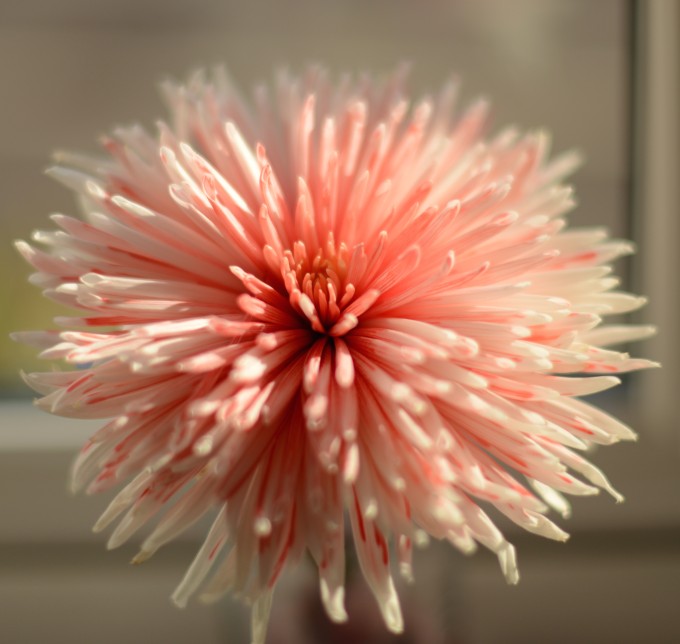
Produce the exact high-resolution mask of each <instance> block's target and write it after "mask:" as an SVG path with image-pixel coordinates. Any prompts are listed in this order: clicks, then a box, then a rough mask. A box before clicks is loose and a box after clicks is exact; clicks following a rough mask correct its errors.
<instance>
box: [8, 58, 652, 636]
mask: <svg viewBox="0 0 680 644" xmlns="http://www.w3.org/2000/svg"><path fill="white" fill-rule="evenodd" d="M402 87H403V79H402V77H401V74H400V73H397V74H395V75H394V76H393V77H392V78H390V79H389V80H388V81H387V82H386V83H385V84H383V85H377V84H374V83H373V82H372V81H370V80H362V81H360V82H352V81H350V80H349V79H344V80H343V81H342V82H340V83H339V84H338V85H337V86H333V85H332V84H331V83H330V82H329V81H328V79H327V77H326V75H325V73H324V72H323V71H320V70H316V69H312V70H309V71H308V73H307V74H305V75H304V76H303V77H300V78H291V77H289V76H287V75H285V74H284V75H281V76H280V77H279V79H278V82H277V83H276V85H275V87H274V88H273V93H270V92H271V91H272V90H270V89H269V88H268V87H260V88H258V89H257V90H256V92H255V94H254V100H252V101H248V100H244V99H242V98H241V97H240V95H239V93H238V92H237V91H236V90H235V89H234V87H233V86H232V85H231V84H230V83H229V82H228V80H227V78H226V76H225V75H224V74H222V73H220V72H217V73H216V74H215V75H214V76H212V77H210V78H208V79H207V78H205V77H203V76H201V75H197V76H196V77H194V78H193V79H192V80H191V82H190V83H189V84H188V86H182V85H175V84H172V83H168V84H166V85H165V86H164V90H165V96H166V98H167V101H168V104H169V107H170V111H171V122H170V124H169V125H166V124H163V123H161V124H160V126H159V134H158V136H153V135H150V134H148V133H147V132H146V131H145V130H144V129H142V128H140V127H131V128H127V129H119V130H116V131H115V132H114V135H113V136H112V137H111V138H107V139H105V141H104V146H105V147H106V149H107V151H108V153H109V154H108V157H107V158H104V159H88V158H83V157H81V156H76V155H63V157H62V158H61V160H60V165H59V166H58V167H56V168H54V169H53V170H52V171H51V172H52V174H53V176H54V177H56V178H57V179H59V180H60V181H62V182H63V183H65V184H66V185H67V186H68V187H69V188H71V189H73V190H74V191H75V192H76V193H77V194H78V196H79V198H80V201H81V204H82V207H83V212H84V219H76V218H72V217H68V216H64V215H54V216H53V217H52V219H53V221H54V222H55V223H56V224H57V226H58V227H59V228H60V230H59V231H57V232H39V233H36V235H35V241H36V242H38V244H39V245H40V246H42V247H44V250H40V249H39V248H36V247H33V246H30V245H29V244H26V243H24V242H19V244H18V248H19V250H20V251H21V253H22V254H23V255H24V256H25V257H26V259H27V260H28V261H29V262H30V263H31V264H32V265H33V266H34V267H35V269H36V270H37V272H36V273H35V274H34V275H33V277H32V281H33V282H34V283H35V284H37V285H39V286H41V287H42V288H44V289H45V293H46V295H48V296H49V297H51V298H54V299H55V300H57V301H59V302H61V303H63V304H66V305H68V306H71V307H74V308H76V309H81V310H83V311H84V312H85V313H84V315H83V316H80V317H70V318H61V319H58V320H57V321H58V323H59V324H60V325H62V326H65V327H67V328H69V329H70V330H66V331H61V332H56V331H55V332H51V331H50V332H44V333H27V334H22V335H21V339H23V340H26V341H29V342H33V343H35V344H37V345H39V346H41V347H43V348H44V351H43V353H42V355H43V356H44V357H45V358H50V359H60V360H63V361H65V362H66V363H68V364H70V365H75V366H76V367H78V368H77V369H73V370H66V371H50V372H47V373H36V374H30V375H29V376H27V379H28V382H29V383H30V384H31V386H32V387H34V388H35V389H36V390H37V391H39V392H40V393H41V394H43V395H44V397H42V398H40V400H38V405H39V406H40V407H42V408H44V409H46V410H48V411H50V412H52V413H55V414H60V415H65V416H69V417H77V418H110V419H111V420H110V421H109V422H108V423H107V424H106V425H105V426H104V427H103V428H102V429H101V430H99V431H98V432H97V433H96V434H95V435H94V436H93V437H92V438H91V439H90V440H89V442H88V443H87V444H86V446H85V447H84V449H83V450H82V452H81V454H80V456H79V457H78V459H77V461H76V463H75V466H74V468H73V476H72V483H73V487H74V489H81V488H84V487H86V488H87V489H88V491H90V492H99V491H102V490H105V489H108V488H110V487H112V486H115V485H117V484H119V483H123V482H125V483H126V485H125V487H123V489H122V491H121V492H120V493H119V494H118V496H116V497H115V499H114V500H113V502H112V503H111V505H110V506H109V507H108V509H107V510H106V511H105V512H104V514H103V515H102V517H101V518H100V520H99V521H98V522H97V524H96V529H97V530H101V529H104V528H105V527H107V526H108V525H109V524H111V523H113V522H114V521H116V520H118V523H117V526H116V528H115V529H114V530H113V533H112V534H111V537H110V540H109V546H110V547H116V546H119V545H121V544H122V543H123V542H125V541H126V540H127V539H128V538H129V537H130V536H131V535H132V534H133V533H134V532H135V531H136V530H137V529H139V528H140V527H142V526H143V525H144V524H146V523H147V522H148V521H150V520H151V519H154V518H155V517H156V515H160V519H159V520H158V522H157V524H156V526H155V528H154V529H153V530H152V531H151V533H150V534H149V536H147V537H146V539H145V541H144V542H143V544H142V547H141V551H140V553H139V555H137V557H136V561H138V562H141V561H143V560H145V559H146V558H148V557H149V556H151V555H152V554H153V553H154V552H155V551H156V550H157V549H158V548H159V547H161V546H162V545H163V544H165V543H166V542H168V541H169V540H171V539H172V538H174V537H175V536H176V535H177V534H178V533H180V532H181V531H182V530H184V529H185V528H187V527H188V526H189V525H191V524H192V523H194V522H195V521H196V520H198V519H199V518H201V517H202V516H203V515H205V514H206V513H215V514H216V517H215V519H214V523H213V526H212V528H211V529H210V531H209V533H208V535H207V537H206V539H205V542H204V544H203V546H202V547H201V549H200V550H199V552H198V554H197V556H196V559H195V560H194V562H193V563H192V564H191V566H190V568H189V570H188V572H187V574H186V576H185V578H184V580H183V581H182V582H181V584H180V585H179V587H178V588H177V590H176V591H175V594H174V599H175V601H176V603H177V604H179V605H184V604H185V603H186V602H187V600H188V598H189V596H190V595H192V594H193V593H194V592H195V591H197V590H199V589H201V590H202V592H203V596H204V597H206V598H208V599H210V598H216V597H219V596H220V595H222V594H223V593H224V592H225V591H228V590H229V591H231V592H234V593H236V594H238V595H240V596H242V597H244V598H246V599H247V600H250V601H252V602H254V606H253V638H254V640H255V641H256V642H262V641H263V640H264V632H265V627H266V621H267V615H268V612H269V608H270V605H271V597H272V591H273V589H274V586H275V585H276V582H277V580H278V579H279V577H280V575H281V573H282V571H283V570H284V569H285V568H286V567H288V566H289V565H291V564H292V563H294V562H296V561H298V560H299V559H300V558H301V556H302V555H303V554H304V553H305V552H309V553H310V554H311V556H312V558H313V559H314V561H315V562H316V564H317V566H318V570H319V577H320V587H321V597H322V600H323V603H324V606H325V608H326V610H327V612H328V615H329V616H330V618H331V619H333V620H336V621H343V620H345V619H346V617H347V616H346V613H345V608H344V601H343V595H344V575H345V527H346V525H347V524H349V529H351V533H352V535H353V540H354V546H355V548H356V552H357V556H358V560H359V563H360V565H361V569H362V571H363V574H364V576H365V578H366V580H367V582H368V584H369V586H370V588H371V589H372V591H373V594H374V595H375V597H376V599H377V602H378V605H379V607H380V610H381V612H382V615H383V617H384V620H385V622H386V624H387V626H388V628H389V629H391V630H392V631H395V632H399V631H400V630H401V629H402V617H401V612H400V607H399V601H398V598H397V595H396V592H395V587H394V583H393V579H392V576H391V572H390V571H391V567H392V566H391V562H392V561H393V560H394V559H396V560H397V561H398V568H399V569H400V571H401V573H402V574H404V575H405V576H406V577H410V575H411V552H412V545H413V544H414V543H416V542H418V541H419V540H422V539H424V538H425V537H426V536H427V535H430V536H431V537H434V538H436V539H446V540H448V541H450V542H451V543H452V544H453V545H454V546H456V547H457V548H458V549H460V550H461V551H463V552H465V553H469V552H472V551H473V550H474V549H475V547H476V545H477V544H478V543H481V544H482V545H484V546H486V547H487V548H489V549H491V550H492V551H493V552H495V553H496V554H497V555H498V558H499V561H500V564H501V567H502V570H503V572H504V574H505V576H506V577H507V579H508V581H509V582H511V583H515V582H516V581H517V579H518V573H517V567H516V564H515V552H514V549H513V547H512V546H511V545H510V544H509V543H508V542H507V541H506V539H505V538H504V537H503V535H502V534H501V532H500V531H499V530H498V529H497V528H496V527H495V526H494V524H493V522H492V521H491V519H490V518H489V517H488V516H487V514H486V513H485V512H484V511H483V510H482V509H481V507H480V506H479V505H478V501H483V502H485V503H486V504H487V505H491V506H493V507H494V508H495V509H496V510H498V511H499V512H501V513H502V514H505V515H506V516H508V517H510V519H512V520H513V521H514V522H516V523H517V524H519V525H520V526H522V527H524V528H526V529H527V530H529V531H531V532H535V533H538V534H540V535H542V536H545V537H548V538H551V539H558V540H563V539H566V536H567V535H566V533H565V532H563V531H562V530H561V529H560V528H559V527H557V526H556V525H555V524H554V523H552V522H551V521H550V520H549V519H548V518H547V517H546V516H545V513H546V512H547V510H548V508H549V507H552V508H554V509H556V510H557V511H558V512H560V513H561V514H563V515H565V516H566V515H567V514H568V513H569V505H568V502H567V500H566V499H565V497H564V496H563V493H567V494H575V495H589V494H595V493H596V492H597V491H598V488H603V489H605V490H607V491H609V492H610V493H611V494H613V495H614V497H615V498H617V499H620V498H621V497H620V495H619V494H618V493H617V492H616V491H614V490H613V488H612V487H611V486H610V484H609V482H608V481H607V479H606V478H605V477H604V475H603V474H602V473H601V472H600V471H599V470H598V469H596V468H595V467H594V466H593V465H591V464H590V463H589V462H588V461H587V460H585V459H584V458H583V456H582V455H581V453H582V451H583V450H584V449H586V448H587V447H589V446H590V445H592V444H594V443H597V444H611V443H614V442H616V441H618V440H622V439H623V440H629V439H632V438H634V434H633V432H632V431H631V430H630V429H629V428H628V427H626V426H625V425H623V424H621V423H620V422H618V421H617V420H615V419H614V418H612V417H610V416H608V415H607V414H605V413H603V412H602V411H599V410H597V409H596V408H594V407H592V406H591V405H589V404H588V403H586V402H584V401H582V400H580V399H579V396H582V395H586V394H592V393H595V392H598V391H601V390H603V389H607V388H609V387H612V386H614V385H616V384H617V383H618V382H619V381H618V379H617V378H616V377H615V376H614V375H612V374H615V373H620V372H624V371H629V370H631V369H638V368H642V367H647V366H651V365H652V363H649V362H647V361H644V360H639V359H633V358H630V357H629V356H628V355H627V354H623V353H619V352H617V351H613V350H610V349H605V348H603V347H604V346H605V345H609V344H615V343H620V342H627V341H630V340H635V339H639V338H642V337H644V336H646V335H648V334H649V333H650V332H651V329H650V328H649V327H634V326H622V325H610V326H602V325H601V322H602V317H603V316H605V315H609V314H613V313H623V312H626V311H630V310H632V309H635V308H637V307H638V306H640V305H641V304H642V303H643V300H642V298H638V297H634V296H632V295H628V294H625V293H621V292H615V291H613V290H612V289H613V288H615V287H616V284H617V281H616V279H614V278H612V277H610V276H609V274H610V268H609V266H608V263H609V262H611V261H612V260H613V259H614V258H616V257H618V256H621V255H624V254H626V253H629V252H630V251H631V245H630V244H628V243H626V242H621V241H610V240H608V239H607V237H606V233H605V232H604V231H602V230H600V229H581V230H573V231H570V230H566V229H565V218H564V216H565V214H566V213H567V212H568V211H569V210H570V209H571V208H572V199H571V190H570V189H569V188H568V187H566V186H564V185H562V184H561V181H562V178H563V177H564V176H565V175H566V174H567V173H569V172H570V171H571V170H572V168H573V167H574V164H575V162H576V160H575V158H574V156H573V155H569V154H568V155H566V156H562V157H558V158H557V159H554V160H552V161H551V160H549V159H548V141H547V137H546V136H545V135H544V134H528V135H522V134H520V133H518V132H516V131H514V130H504V131H502V132H501V133H500V134H498V135H496V136H494V137H493V138H489V139H487V138H484V136H485V127H486V121H487V117H486V114H487V106H486V104H484V103H483V102H479V103H476V104H474V105H472V106H471V107H470V108H469V109H467V110H466V111H465V112H464V113H462V115H460V116H457V117H456V116H454V114H453V110H452V103H453V99H454V96H455V88H454V86H446V87H445V88H444V90H443V91H442V93H441V94H440V96H438V97H437V98H436V99H434V100H430V99H426V100H424V101H422V102H421V103H419V104H418V105H415V106H413V107H411V106H410V104H409V103H408V101H407V100H406V99H405V98H404V96H403V94H402ZM583 374H586V375H583ZM592 374H599V375H592ZM583 479H585V481H584V480H583ZM121 517H122V518H121Z"/></svg>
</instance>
